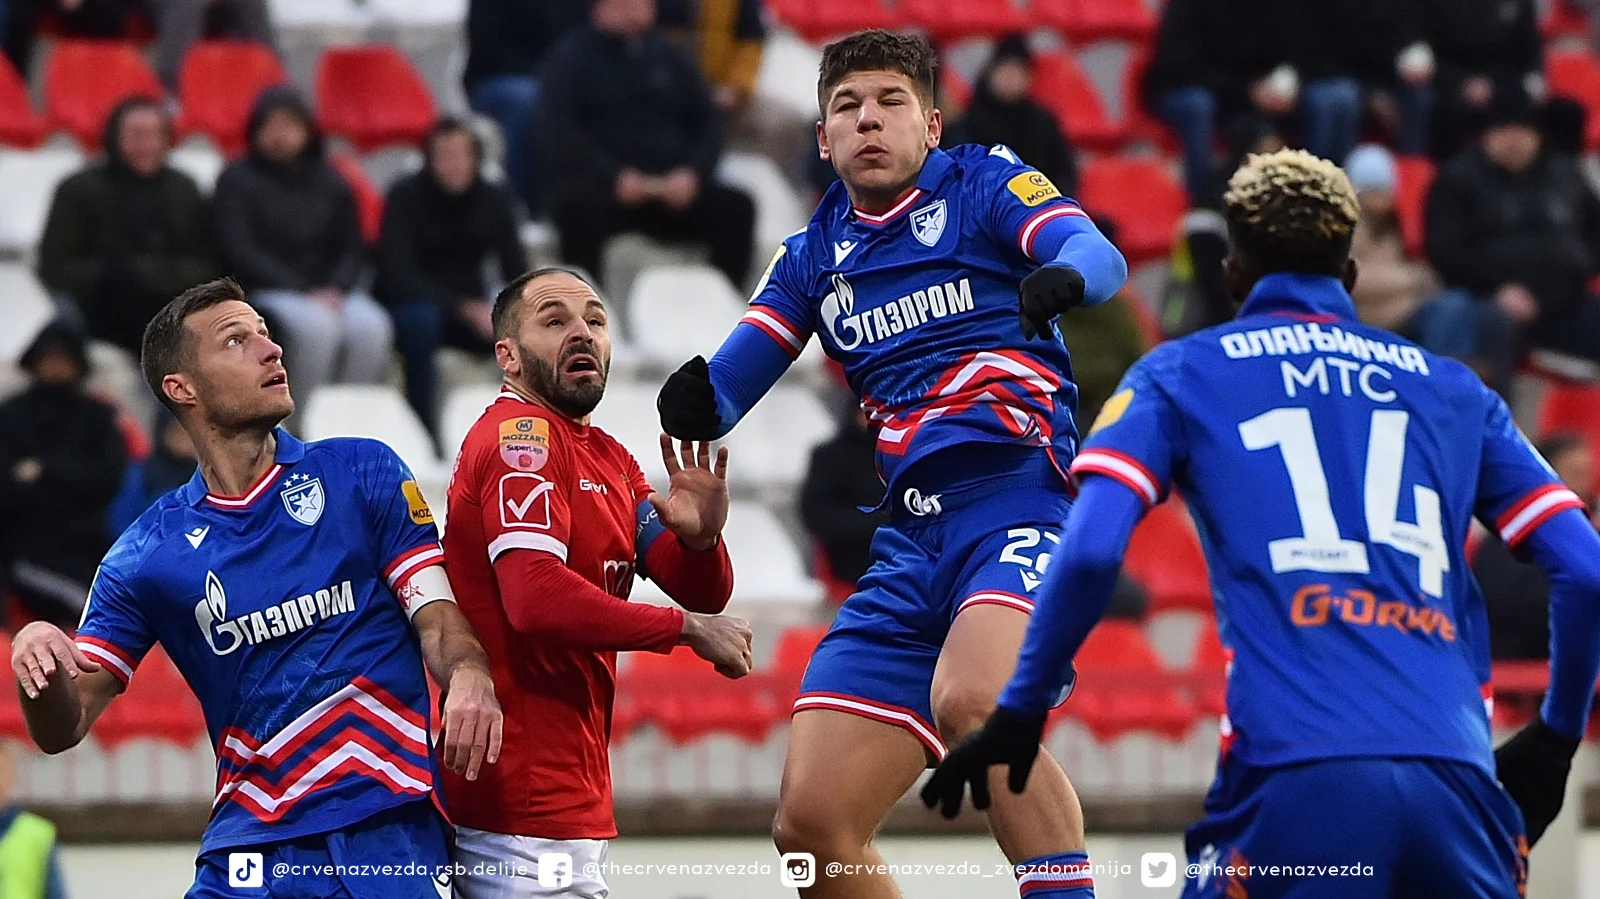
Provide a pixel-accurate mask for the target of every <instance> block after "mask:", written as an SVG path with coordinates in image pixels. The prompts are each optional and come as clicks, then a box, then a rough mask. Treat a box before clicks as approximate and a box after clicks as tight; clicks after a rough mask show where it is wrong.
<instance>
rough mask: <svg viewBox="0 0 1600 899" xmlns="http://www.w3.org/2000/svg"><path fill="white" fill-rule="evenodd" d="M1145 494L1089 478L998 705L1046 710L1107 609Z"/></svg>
mask: <svg viewBox="0 0 1600 899" xmlns="http://www.w3.org/2000/svg"><path fill="white" fill-rule="evenodd" d="M1145 509H1146V506H1145V503H1144V497H1143V496H1141V495H1139V494H1138V493H1137V492H1135V491H1132V490H1130V489H1129V488H1128V487H1126V486H1125V485H1124V484H1122V483H1121V482H1119V481H1114V480H1111V479H1109V478H1091V479H1090V480H1089V481H1088V482H1086V483H1085V484H1084V485H1083V489H1082V490H1081V491H1080V492H1079V494H1078V500H1077V502H1075V503H1074V504H1073V507H1072V512H1071V513H1070V514H1068V515H1067V521H1066V525H1065V527H1063V529H1062V531H1061V546H1062V548H1063V551H1061V552H1058V553H1057V555H1056V557H1055V560H1054V562H1053V563H1052V564H1051V566H1050V570H1049V572H1048V573H1046V575H1045V579H1044V584H1043V585H1042V586H1041V589H1040V590H1039V599H1038V601H1037V603H1036V604H1035V606H1034V609H1033V617H1032V619H1031V620H1030V621H1029V622H1028V634H1027V637H1026V638H1024V640H1023V643H1022V655H1021V656H1020V657H1019V658H1018V659H1017V669H1016V672H1015V673H1014V674H1013V675H1012V676H1011V682H1010V683H1008V684H1006V687H1005V689H1004V690H1003V691H1001V693H1000V705H1001V706H1003V707H1005V708H1006V709H1007V710H1009V711H1012V712H1016V713H1018V714H1021V715H1042V714H1044V713H1045V712H1048V711H1049V710H1050V708H1051V707H1052V706H1054V705H1056V704H1057V702H1058V698H1059V697H1060V695H1061V690H1062V688H1063V687H1065V686H1067V684H1068V682H1069V681H1070V680H1071V678H1072V668H1071V665H1072V658H1073V656H1075V655H1077V652H1078V648H1079V647H1080V646H1082V645H1083V641H1084V639H1085V638H1087V637H1088V636H1089V631H1091V630H1093V629H1094V626H1095V624H1096V623H1097V622H1099V620H1100V616H1102V615H1104V614H1105V611H1106V606H1107V605H1108V604H1109V603H1110V602H1111V594H1112V591H1113V589H1114V588H1115V587H1116V583H1117V569H1118V568H1120V567H1121V565H1122V554H1123V552H1124V551H1125V550H1126V549H1127V548H1128V539H1129V538H1130V537H1132V536H1133V528H1134V525H1136V524H1138V523H1139V519H1140V518H1143V517H1144V513H1145Z"/></svg>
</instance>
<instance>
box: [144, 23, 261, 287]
mask: <svg viewBox="0 0 1600 899" xmlns="http://www.w3.org/2000/svg"><path fill="white" fill-rule="evenodd" d="M145 3H146V4H147V5H148V7H149V13H150V16H151V18H152V19H153V20H154V24H155V32H156V46H155V65H156V72H157V73H158V74H159V75H160V76H161V80H162V81H163V82H164V83H165V84H166V85H167V90H170V91H172V92H173V93H174V94H176V93H177V92H178V73H179V71H181V70H182V68H183V56H184V54H185V53H187V52H189V48H190V47H191V46H193V44H194V42H195V41H198V40H200V39H201V38H202V37H207V36H210V37H213V38H227V39H229V40H235V41H254V42H256V43H259V44H267V45H271V44H272V43H273V33H272V20H271V17H270V16H269V15H268V14H267V0H145ZM207 26H211V27H209V28H208V27H207ZM195 283H199V282H195ZM189 286H191V287H192V286H194V285H192V284H191V285H189Z"/></svg>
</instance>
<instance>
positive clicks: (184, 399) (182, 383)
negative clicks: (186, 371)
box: [161, 373, 199, 406]
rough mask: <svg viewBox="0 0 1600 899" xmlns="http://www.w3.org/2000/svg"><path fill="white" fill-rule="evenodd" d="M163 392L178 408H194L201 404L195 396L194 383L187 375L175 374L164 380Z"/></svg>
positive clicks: (162, 382)
mask: <svg viewBox="0 0 1600 899" xmlns="http://www.w3.org/2000/svg"><path fill="white" fill-rule="evenodd" d="M161 392H162V393H164V394H166V395H167V399H168V400H170V401H171V402H172V403H173V404H174V405H177V406H193V405H196V404H197V403H198V402H199V398H198V397H197V396H196V395H195V389H194V382H193V381H192V380H190V379H189V377H188V376H187V375H182V374H177V373H174V374H170V375H167V376H166V377H165V378H162V379H161Z"/></svg>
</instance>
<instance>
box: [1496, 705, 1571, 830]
mask: <svg viewBox="0 0 1600 899" xmlns="http://www.w3.org/2000/svg"><path fill="white" fill-rule="evenodd" d="M1577 751H1578V741H1577V740H1574V739H1572V738H1571V737H1563V736H1561V735H1560V734H1558V733H1556V732H1555V731H1553V730H1551V729H1550V725H1548V724H1545V723H1544V721H1543V720H1542V719H1535V720H1534V722H1533V723H1532V724H1530V725H1528V726H1527V727H1524V728H1523V729H1522V730H1519V731H1517V733H1516V735H1515V736H1513V737H1512V738H1511V739H1509V740H1507V741H1506V742H1505V745H1503V746H1501V747H1500V748H1499V749H1497V750H1495V753H1494V766H1495V772H1496V774H1497V776H1498V777H1499V778H1500V785H1501V786H1503V787H1505V788H1506V792H1507V793H1510V794H1511V798H1512V800H1513V801H1515V802H1516V803H1517V807H1518V808H1520V809H1522V820H1523V822H1524V823H1526V824H1527V826H1528V845H1529V846H1532V845H1533V844H1534V843H1537V842H1539V838H1540V837H1542V836H1544V831H1545V828H1547V827H1549V826H1550V822H1551V821H1554V820H1555V819H1556V815H1557V814H1558V813H1560V811H1561V800H1562V799H1563V798H1564V797H1565V796H1566V793H1567V775H1568V774H1569V773H1571V771H1572V755H1573V753H1575V752H1577Z"/></svg>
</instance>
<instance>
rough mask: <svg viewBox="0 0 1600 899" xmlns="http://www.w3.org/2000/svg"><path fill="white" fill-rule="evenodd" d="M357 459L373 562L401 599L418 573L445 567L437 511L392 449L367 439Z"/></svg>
mask: <svg viewBox="0 0 1600 899" xmlns="http://www.w3.org/2000/svg"><path fill="white" fill-rule="evenodd" d="M353 455H354V457H355V458H353V459H352V460H351V461H352V462H354V463H355V467H356V477H357V479H358V482H359V483H360V485H361V491H362V493H363V494H364V495H365V498H366V502H367V512H368V515H369V516H370V520H371V522H372V533H373V537H374V539H375V540H376V541H377V552H378V557H377V558H376V559H375V560H374V561H375V562H376V563H377V565H378V570H379V571H382V572H383V577H384V580H385V581H386V582H387V583H388V585H389V589H390V591H391V592H396V595H398V591H399V589H400V588H401V587H402V586H404V584H405V582H406V581H407V580H409V579H410V578H411V576H412V575H413V574H416V573H417V572H418V571H421V570H422V569H424V568H427V567H429V566H431V565H439V564H442V563H443V562H444V549H443V548H442V547H440V545H439V529H438V528H437V527H436V526H435V525H434V523H433V510H432V509H430V508H428V502H427V500H426V499H424V498H423V496H422V489H421V488H420V487H418V486H417V480H416V478H415V477H414V476H413V475H412V474H411V469H410V468H408V467H407V466H406V463H405V462H403V461H401V459H400V457H399V456H398V455H396V454H395V451H394V450H392V449H390V448H389V447H388V445H387V444H384V443H381V442H379V441H377V440H362V441H359V442H358V443H356V445H355V447H354V452H353Z"/></svg>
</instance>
